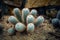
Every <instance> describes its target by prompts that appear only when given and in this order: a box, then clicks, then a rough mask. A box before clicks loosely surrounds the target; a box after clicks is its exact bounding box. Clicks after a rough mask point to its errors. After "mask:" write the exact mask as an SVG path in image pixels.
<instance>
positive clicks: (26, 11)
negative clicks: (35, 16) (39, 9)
mask: <svg viewBox="0 0 60 40" xmlns="http://www.w3.org/2000/svg"><path fill="white" fill-rule="evenodd" d="M29 12H30V10H29V9H28V8H23V9H22V13H29Z"/></svg>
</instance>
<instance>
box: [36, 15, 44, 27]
mask: <svg viewBox="0 0 60 40" xmlns="http://www.w3.org/2000/svg"><path fill="white" fill-rule="evenodd" d="M43 22H44V17H43V16H39V17H37V19H36V23H35V25H36V26H39V25H40V24H41V23H43Z"/></svg>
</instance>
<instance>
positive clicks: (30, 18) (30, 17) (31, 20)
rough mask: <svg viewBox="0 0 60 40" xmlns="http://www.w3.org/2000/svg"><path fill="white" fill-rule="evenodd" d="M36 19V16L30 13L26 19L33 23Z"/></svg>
mask: <svg viewBox="0 0 60 40" xmlns="http://www.w3.org/2000/svg"><path fill="white" fill-rule="evenodd" d="M34 20H35V18H34V16H33V15H28V16H27V19H26V21H27V23H33V22H34Z"/></svg>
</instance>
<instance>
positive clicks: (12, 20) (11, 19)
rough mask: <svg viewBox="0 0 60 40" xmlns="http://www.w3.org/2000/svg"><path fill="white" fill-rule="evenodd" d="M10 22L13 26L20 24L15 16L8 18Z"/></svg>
mask: <svg viewBox="0 0 60 40" xmlns="http://www.w3.org/2000/svg"><path fill="white" fill-rule="evenodd" d="M8 21H9V22H11V23H13V24H16V23H17V22H18V20H17V19H16V18H15V17H14V16H10V17H9V18H8Z"/></svg>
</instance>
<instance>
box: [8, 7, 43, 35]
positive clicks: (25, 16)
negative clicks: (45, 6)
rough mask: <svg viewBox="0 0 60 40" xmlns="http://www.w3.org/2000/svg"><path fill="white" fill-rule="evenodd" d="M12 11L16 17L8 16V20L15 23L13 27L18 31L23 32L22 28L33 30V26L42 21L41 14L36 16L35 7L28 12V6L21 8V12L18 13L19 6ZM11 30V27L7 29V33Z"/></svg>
mask: <svg viewBox="0 0 60 40" xmlns="http://www.w3.org/2000/svg"><path fill="white" fill-rule="evenodd" d="M13 13H14V15H15V16H16V17H14V16H10V17H9V18H8V21H9V22H11V23H12V24H14V25H15V27H14V29H15V30H16V31H18V32H23V31H24V30H26V31H27V32H33V31H34V30H35V27H38V26H39V25H40V24H41V23H43V22H44V17H43V16H38V17H37V10H35V9H32V10H31V12H30V10H29V9H28V8H23V9H22V13H20V10H19V8H14V9H13ZM17 19H18V20H17ZM13 32H14V30H13V28H9V29H8V33H10V34H12V33H13Z"/></svg>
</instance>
